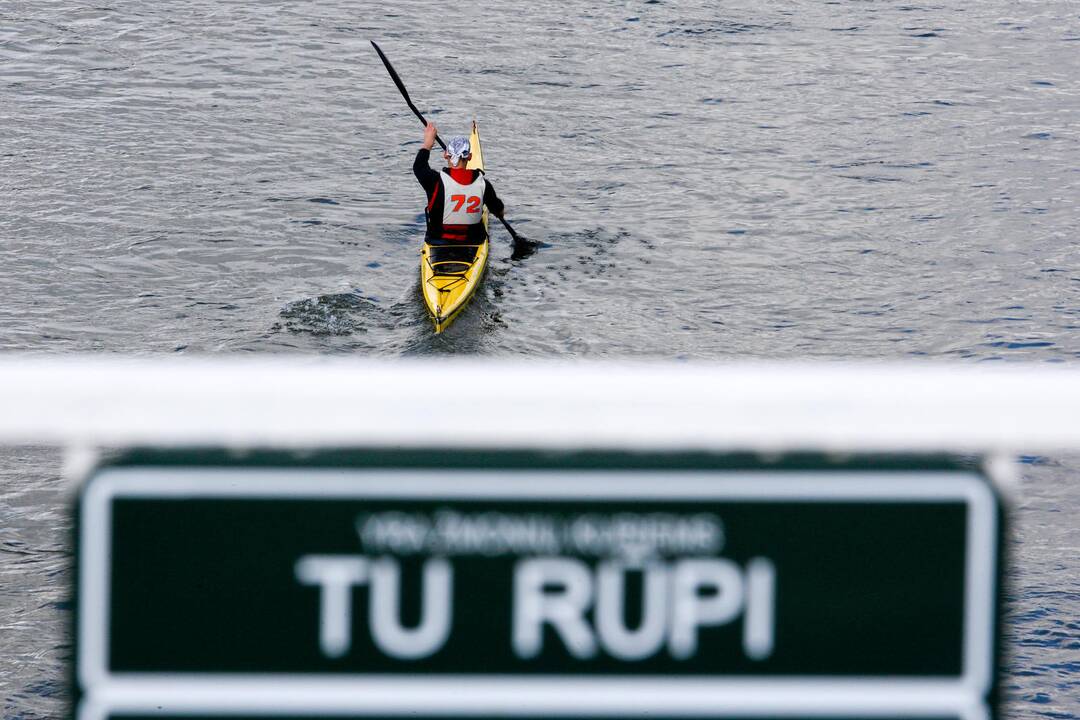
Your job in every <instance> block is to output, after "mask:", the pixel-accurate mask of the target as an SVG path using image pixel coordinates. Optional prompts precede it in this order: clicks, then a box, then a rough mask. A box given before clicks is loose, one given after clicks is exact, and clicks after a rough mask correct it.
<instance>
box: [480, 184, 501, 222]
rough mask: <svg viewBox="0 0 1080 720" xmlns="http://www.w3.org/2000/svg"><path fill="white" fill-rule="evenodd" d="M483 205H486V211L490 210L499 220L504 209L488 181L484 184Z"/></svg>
mask: <svg viewBox="0 0 1080 720" xmlns="http://www.w3.org/2000/svg"><path fill="white" fill-rule="evenodd" d="M484 204H485V205H487V208H488V210H490V211H491V213H492V214H493V215H494V216H495V217H497V218H501V217H502V216H503V213H504V212H505V211H506V208H505V207H504V206H503V201H502V200H500V199H499V196H498V195H496V194H495V188H493V187H492V186H491V182H490V181H488V182H487V183H485V187H484Z"/></svg>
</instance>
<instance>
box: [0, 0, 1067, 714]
mask: <svg viewBox="0 0 1080 720" xmlns="http://www.w3.org/2000/svg"><path fill="white" fill-rule="evenodd" d="M369 39H376V40H378V41H380V43H381V44H382V46H383V48H384V49H385V50H386V51H387V53H388V54H389V55H390V57H391V58H392V59H393V60H394V62H395V64H396V65H397V67H398V69H399V71H400V72H401V73H402V74H403V76H404V78H405V80H406V81H407V82H408V84H409V86H410V90H411V91H412V94H413V97H414V99H415V100H417V102H418V103H419V104H420V105H421V107H422V108H423V109H424V110H425V111H427V112H429V113H430V114H431V117H432V118H433V119H434V120H435V121H436V122H437V123H439V125H440V126H441V127H442V128H443V131H444V133H446V134H447V135H450V134H455V133H461V132H464V131H465V130H466V128H467V126H468V122H469V121H470V120H471V119H472V118H473V117H476V118H478V119H479V122H480V127H481V133H482V136H483V139H484V142H485V157H486V160H487V163H488V166H489V171H490V172H489V177H490V179H491V180H492V182H493V183H494V184H495V186H496V187H497V188H498V190H499V192H500V194H501V195H502V197H503V198H504V199H505V200H506V202H507V206H508V217H509V218H510V219H511V220H512V222H514V224H515V226H516V227H517V228H518V230H519V231H520V232H522V233H523V234H525V235H527V236H530V237H532V238H536V239H540V240H543V241H544V242H545V243H546V245H547V246H546V247H544V248H542V249H541V250H540V252H539V253H538V254H536V255H535V256H533V257H531V258H528V259H527V260H522V261H514V260H511V259H510V247H509V242H508V238H507V237H506V235H505V233H503V231H502V230H501V229H497V230H495V232H494V246H493V254H492V262H491V266H490V275H489V277H488V279H487V282H486V284H485V286H484V288H483V289H482V291H481V292H480V294H479V296H478V297H477V298H476V300H475V301H474V304H473V305H472V306H471V307H470V308H469V310H468V311H467V312H466V313H465V314H464V315H463V316H462V317H461V319H459V320H458V321H457V322H456V323H455V324H454V326H453V327H452V328H451V329H450V331H448V332H447V333H445V334H444V335H442V336H437V337H436V336H433V335H432V334H431V332H430V327H429V325H428V323H427V320H426V318H425V315H424V311H423V309H422V307H421V306H420V304H419V300H418V287H417V280H416V275H417V265H418V252H419V248H418V242H419V237H420V235H421V233H422V227H421V223H422V215H421V210H422V200H423V196H422V192H421V190H420V188H419V186H418V185H417V184H416V182H415V180H413V178H412V176H411V174H410V172H409V166H410V164H411V161H412V156H413V154H414V152H415V150H416V148H417V147H418V145H419V139H420V127H419V124H418V123H417V121H416V120H415V118H413V117H412V116H411V115H410V114H409V112H408V110H407V109H406V108H405V106H404V105H403V103H402V102H401V100H400V98H399V96H398V95H397V92H396V90H395V89H394V87H393V85H392V84H391V83H390V82H389V81H388V79H387V77H386V76H385V73H384V71H383V69H382V67H381V65H380V64H379V62H378V60H377V58H376V56H375V55H374V53H373V52H372V51H371V49H370V46H369V45H368V44H367V41H368V40H369ZM1078 82H1080V6H1078V5H1077V4H1076V3H1075V2H1064V1H1056V2H1055V1H1053V0H1047V1H1046V2H1013V1H1006V0H985V1H984V2H978V3H966V2H937V3H920V2H901V1H896V2H891V1H886V0H881V1H879V2H874V1H866V0H842V1H838V2H822V1H818V0H813V1H811V0H791V1H787V2H776V3H751V2H748V1H745V0H741V1H740V2H733V3H714V2H692V1H691V2H674V1H669V0H640V1H622V2H613V3H585V2H578V1H576V0H574V1H571V2H534V3H512V2H501V1H499V0H495V1H493V2H488V3H480V4H462V5H460V6H456V7H452V6H448V5H446V4H439V3H432V2H405V3H399V4H397V5H395V6H393V7H392V8H391V7H389V6H386V7H384V6H382V5H377V4H375V3H355V4H346V3H342V2H337V1H335V0H327V1H324V2H319V3H313V2H312V3H287V4H281V5H275V4H270V3H257V2H247V3H233V2H221V1H220V0H218V1H215V2H169V3H123V4H118V5H115V6H110V5H104V4H96V5H95V4H90V5H86V4H78V3H74V2H69V1H68V0H59V1H58V2H53V3H37V2H18V1H15V2H13V1H11V0H8V1H7V2H3V3H0V295H2V297H3V302H2V303H0V350H5V351H26V350H33V351H45V352H55V353H65V352H73V351H123V352H128V353H144V354H159V353H174V352H180V353H218V352H236V351H249V352H260V353H264V352H302V353H352V354H361V355H379V356H391V357H393V356H402V355H419V354H439V353H455V354H463V353H465V354H468V353H474V354H482V355H495V356H515V357H516V356H530V357H536V356H544V357H577V358H580V357H603V356H607V357H627V356H644V357H656V358H687V359H729V358H747V357H760V358H804V357H822V358H854V357H859V358H875V359H876V358H881V359H899V358H906V357H913V358H926V357H929V358H939V359H940V358H952V359H963V360H964V361H967V362H980V361H1009V360H1024V361H1028V362H1051V361H1073V359H1074V358H1075V357H1076V356H1077V355H1078V354H1080V269H1078V260H1080V253H1078V251H1077V243H1076V240H1077V237H1078V235H1080V212H1078V210H1077V198H1078V197H1080V87H1078ZM916 361H917V360H916ZM4 453H5V454H4V461H3V462H2V463H0V477H2V482H3V484H2V486H0V578H2V582H0V643H2V647H3V653H2V655H0V658H2V659H0V698H3V699H4V718H30V717H38V716H43V717H55V716H56V714H57V713H58V712H59V710H58V708H60V707H61V705H60V700H58V697H59V693H60V690H61V687H62V683H61V682H60V679H61V677H62V671H63V663H64V659H65V657H66V656H67V653H68V652H69V649H68V646H67V639H66V636H65V635H64V634H63V632H62V626H63V622H64V621H65V619H66V617H67V615H68V614H69V612H70V608H69V605H68V604H67V603H68V600H67V597H68V595H67V589H66V586H67V583H68V581H69V577H68V570H67V567H68V562H69V556H68V553H67V546H66V542H65V539H64V529H65V527H66V523H67V521H66V520H65V519H64V515H63V513H62V507H63V504H64V503H65V502H66V500H65V497H64V495H63V493H62V492H61V489H60V486H59V481H58V480H57V477H58V463H59V461H58V455H57V453H56V452H55V451H54V450H44V449H42V450H18V451H4ZM1029 460H1032V461H1031V462H1028V463H1026V464H1025V465H1024V466H1023V473H1024V476H1025V479H1026V481H1027V492H1026V494H1025V497H1024V500H1023V505H1022V507H1021V508H1020V510H1019V513H1018V515H1017V522H1016V532H1015V538H1016V540H1015V547H1014V550H1015V557H1016V563H1015V584H1014V591H1013V598H1012V604H1011V615H1010V618H1011V619H1010V623H1009V625H1008V635H1009V640H1010V648H1011V652H1012V660H1011V661H1010V662H1011V665H1010V667H1011V670H1010V675H1009V679H1008V685H1009V692H1010V701H1009V706H1008V713H1009V716H1010V717H1016V718H1036V717H1054V718H1070V717H1078V716H1080V687H1078V683H1080V627H1078V622H1080V621H1078V618H1080V560H1077V555H1078V548H1080V521H1078V520H1077V514H1078V511H1080V496H1078V495H1080V491H1078V490H1077V481H1076V479H1077V470H1078V467H1077V461H1076V460H1075V459H1073V460H1064V459H1061V458H1049V459H1043V458H1040V459H1029Z"/></svg>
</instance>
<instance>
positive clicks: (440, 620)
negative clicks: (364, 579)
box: [368, 558, 453, 660]
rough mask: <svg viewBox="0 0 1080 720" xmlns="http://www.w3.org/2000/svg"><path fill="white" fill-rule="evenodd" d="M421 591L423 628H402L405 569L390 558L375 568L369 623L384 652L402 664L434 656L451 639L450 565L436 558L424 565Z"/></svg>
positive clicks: (421, 624) (420, 625)
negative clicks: (402, 592) (402, 662)
mask: <svg viewBox="0 0 1080 720" xmlns="http://www.w3.org/2000/svg"><path fill="white" fill-rule="evenodd" d="M423 573H424V574H423V581H422V582H423V586H422V587H421V589H420V598H421V610H420V624H419V625H417V626H416V627H415V628H412V629H406V628H404V627H402V625H401V616H400V609H401V568H400V567H399V566H398V564H397V562H396V561H394V560H391V559H390V558H380V559H378V560H376V561H375V562H374V563H373V564H372V568H371V604H370V605H369V608H368V610H369V613H368V615H369V619H368V623H369V625H370V626H371V636H372V639H373V640H374V641H375V644H376V645H377V646H378V648H379V649H380V650H382V651H383V652H384V653H386V654H387V655H390V656H391V657H395V658H398V659H401V660H415V659H417V658H424V657H428V656H429V655H433V654H435V653H436V652H438V650H439V649H440V648H442V646H443V645H444V644H445V643H446V639H447V637H449V635H450V620H451V617H452V615H453V606H452V571H451V568H450V563H448V562H447V561H446V560H443V559H442V558H433V559H431V560H428V561H427V562H425V563H424V571H423Z"/></svg>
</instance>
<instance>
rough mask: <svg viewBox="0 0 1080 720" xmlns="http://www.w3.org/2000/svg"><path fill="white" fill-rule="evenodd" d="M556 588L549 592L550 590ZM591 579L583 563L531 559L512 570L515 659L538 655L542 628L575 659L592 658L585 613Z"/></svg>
mask: <svg viewBox="0 0 1080 720" xmlns="http://www.w3.org/2000/svg"><path fill="white" fill-rule="evenodd" d="M552 587H554V588H558V589H559V590H558V591H555V592H553V591H551V589H550V588H552ZM592 594H593V589H592V575H591V574H590V572H589V569H588V567H587V566H586V565H585V563H582V562H579V561H577V560H570V559H566V558H533V559H528V560H522V561H520V562H518V564H517V567H516V568H515V569H514V625H513V637H512V644H513V647H514V652H516V653H517V655H518V657H522V658H532V657H536V656H537V655H539V654H540V651H541V650H542V649H543V644H544V624H545V623H548V624H550V625H551V626H552V628H554V629H555V632H557V633H558V634H559V637H560V638H561V639H562V641H563V644H564V645H566V649H567V650H569V651H570V654H571V655H573V656H574V657H576V658H581V659H585V658H591V657H593V656H594V655H596V638H595V637H593V634H592V631H591V630H590V629H589V625H588V623H586V622H585V612H586V610H588V608H589V606H590V605H591V604H592Z"/></svg>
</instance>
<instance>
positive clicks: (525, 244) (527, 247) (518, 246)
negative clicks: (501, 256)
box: [499, 218, 542, 260]
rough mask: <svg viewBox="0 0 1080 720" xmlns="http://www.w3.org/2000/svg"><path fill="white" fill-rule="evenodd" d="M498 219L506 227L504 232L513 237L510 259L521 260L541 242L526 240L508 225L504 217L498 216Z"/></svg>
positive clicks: (530, 253) (531, 252)
mask: <svg viewBox="0 0 1080 720" xmlns="http://www.w3.org/2000/svg"><path fill="white" fill-rule="evenodd" d="M499 220H500V221H501V222H502V224H503V227H504V228H506V232H508V233H510V237H512V238H513V239H514V251H513V252H512V253H511V254H510V259H511V260H523V259H524V258H527V257H529V256H530V255H532V254H533V253H534V252H536V249H537V248H539V247H540V245H541V244H542V243H538V242H536V241H534V240H526V239H525V238H523V237H521V236H520V235H518V234H517V233H516V232H514V228H512V227H510V223H508V222H506V218H499Z"/></svg>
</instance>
